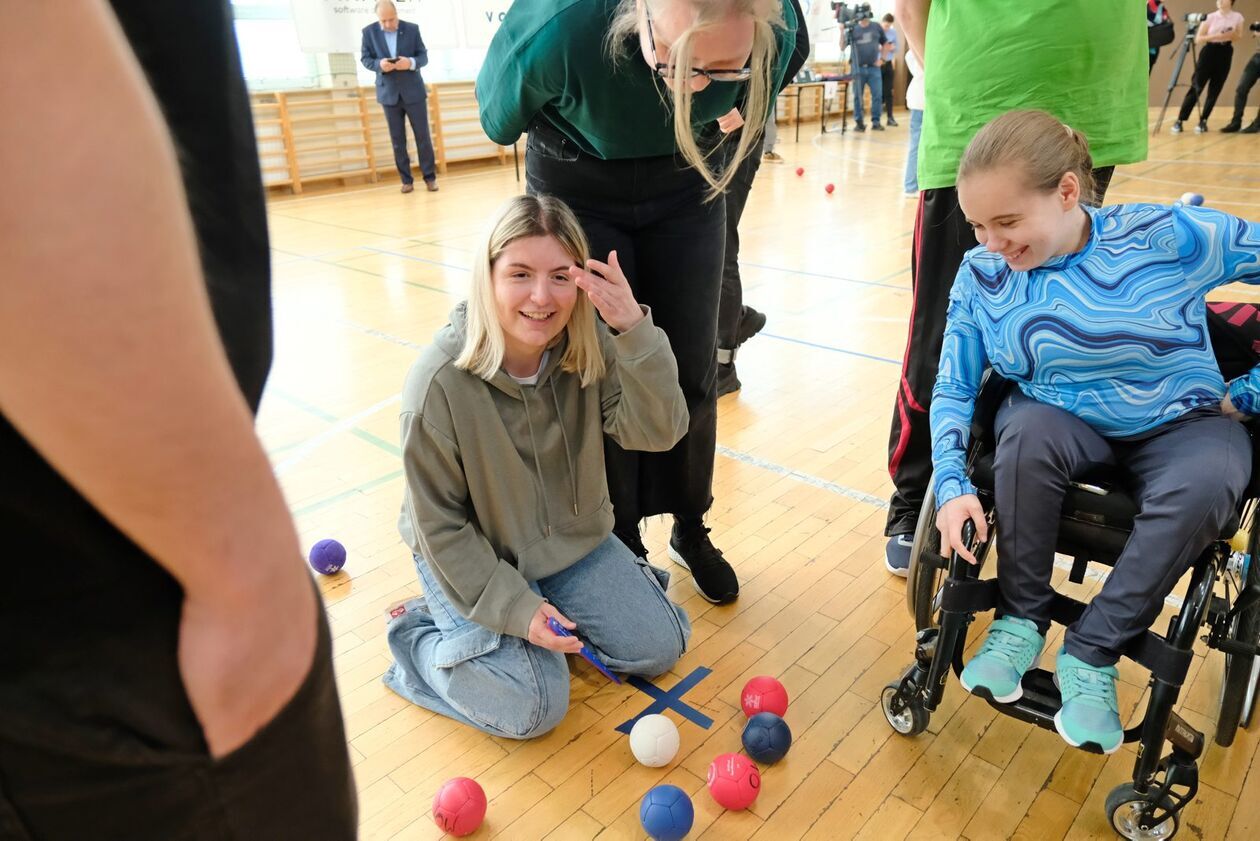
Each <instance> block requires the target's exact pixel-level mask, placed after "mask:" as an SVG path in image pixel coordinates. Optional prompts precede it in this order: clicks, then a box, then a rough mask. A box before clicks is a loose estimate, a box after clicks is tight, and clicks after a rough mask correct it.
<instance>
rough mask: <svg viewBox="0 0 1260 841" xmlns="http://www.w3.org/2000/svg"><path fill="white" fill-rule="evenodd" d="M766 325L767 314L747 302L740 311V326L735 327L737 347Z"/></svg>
mask: <svg viewBox="0 0 1260 841" xmlns="http://www.w3.org/2000/svg"><path fill="white" fill-rule="evenodd" d="M765 326H766V314H765V313H764V312H758V311H757V310H755V309H753V308H752V307H750V306H748V305H747V304H745V305H744V308H743V309H741V310H740V311H739V326H738V327H737V328H735V347H739V346H740V345H742V344H743V343H744V342H746V341H748V340H749V339H751V338H752V337H753V336H755V335H757V334H758V333H760V332H761V328H762V327H765Z"/></svg>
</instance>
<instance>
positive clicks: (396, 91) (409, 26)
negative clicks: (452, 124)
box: [360, 20, 429, 105]
mask: <svg viewBox="0 0 1260 841" xmlns="http://www.w3.org/2000/svg"><path fill="white" fill-rule="evenodd" d="M383 58H409V59H411V60H412V62H413V63H414V64H415V68H419V67H424V66H425V65H426V64H428V63H429V51H428V50H427V49H425V46H424V41H423V40H422V39H421V38H420V27H419V26H417V25H416V24H414V23H408V22H407V21H405V20H400V21H399V22H398V52H397V53H396V54H393V53H390V51H389V47H388V46H387V45H386V44H385V33H384V32H382V31H381V25H380V24H379V23H371V24H368V25H367V26H365V27H363V48H362V50H361V57H360V60H361V61H362V62H363V66H364V67H366V68H367V69H368V70H371V71H374V72H375V73H376V101H377V102H379V103H381V104H382V105H397V104H398V102H399V100H402V101H403V102H406V103H415V102H423V101H424V99H425V90H424V79H422V78H421V77H420V73H419V71H418V70H416V69H415V68H412V69H411V70H393V71H391V72H389V73H384V72H382V71H381V59H383Z"/></svg>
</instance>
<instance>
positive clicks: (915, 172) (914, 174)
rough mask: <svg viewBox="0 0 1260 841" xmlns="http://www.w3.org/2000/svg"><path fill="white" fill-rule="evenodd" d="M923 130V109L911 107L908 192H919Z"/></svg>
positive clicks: (907, 163)
mask: <svg viewBox="0 0 1260 841" xmlns="http://www.w3.org/2000/svg"><path fill="white" fill-rule="evenodd" d="M922 130H923V110H922V109H915V108H912V109H910V154H909V155H907V156H906V192H907V193H917V192H919V132H920V131H922Z"/></svg>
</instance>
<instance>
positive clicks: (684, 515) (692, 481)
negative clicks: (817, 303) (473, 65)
mask: <svg viewBox="0 0 1260 841" xmlns="http://www.w3.org/2000/svg"><path fill="white" fill-rule="evenodd" d="M803 26H804V21H803V20H802V19H801V17H800V15H799V13H798V12H797V11H796V9H795V8H794V6H793V2H792V0H531V2H528V3H515V4H513V5H512V7H511V8H510V9H509V10H508V13H507V15H506V17H505V18H504V20H503V24H502V26H500V28H499V31H498V32H497V33H495V36H494V40H493V41H492V42H491V44H490V48H489V50H488V52H487V55H486V60H485V63H484V64H483V65H482V68H481V72H480V73H479V74H478V77H477V101H478V107H479V109H480V115H481V125H482V127H483V128H484V129H485V131H486V134H487V135H489V137H490V139H492V140H493V141H494V142H496V143H500V144H504V145H510V144H512V143H514V142H516V140H517V138H518V137H520V135H521V133H522V132H524V131H527V130H528V132H529V141H528V144H527V146H526V151H527V154H526V161H525V171H526V177H527V189H528V191H529V192H530V193H531V194H536V195H537V194H549V195H554V196H556V197H557V198H560V199H562V200H563V201H564V202H565V203H566V204H568V205H569V207H571V208H572V209H573V211H574V212H575V213H576V214H577V217H578V219H579V220H580V221H581V222H582V226H583V228H584V229H585V231H586V235H587V236H588V237H589V239H590V243H591V251H592V253H593V254H594V255H595V256H597V257H599V258H600V259H604V257H605V255H607V254H608V253H609V252H610V251H613V250H616V252H617V255H618V257H619V259H620V261H621V265H622V267H623V268H624V270H625V274H626V276H627V278H628V279H629V281H630V284H631V287H632V288H633V291H634V295H635V298H636V300H638V301H640V302H641V303H643V304H645V305H647V306H649V307H650V308H651V310H652V317H653V319H654V321H655V323H656V324H657V325H658V326H660V327H661V328H662V329H663V330H664V331H665V333H666V334H667V335H668V336H669V341H670V345H671V347H672V349H673V352H674V355H675V358H676V359H677V361H678V379H679V385H680V386H681V387H682V390H683V394H684V396H685V397H686V400H687V408H688V411H689V413H690V418H691V420H690V425H689V426H688V431H687V435H686V436H685V437H684V438H683V439H682V441H680V442H679V443H678V445H677V446H675V447H673V448H672V449H671V450H669V451H668V452H664V453H640V452H630V451H627V450H625V449H622V448H621V447H619V446H617V445H616V443H614V442H613V441H611V440H608V441H606V442H605V452H606V465H607V469H608V484H609V494H610V496H611V501H612V503H613V507H614V510H615V515H616V525H615V533H616V534H617V536H618V537H619V538H620V539H621V540H622V542H623V543H625V544H626V545H627V546H628V547H630V549H631V550H632V551H634V552H635V554H636V555H639V556H641V557H642V556H645V555H646V554H647V553H646V550H645V548H644V546H643V542H642V540H641V539H640V537H639V520H640V519H641V518H643V517H645V516H650V515H652V514H673V515H674V528H673V534H672V535H671V538H670V555H671V557H672V558H673V559H674V560H675V561H677V562H678V563H680V564H683V565H684V566H686V567H687V568H688V569H689V570H690V571H691V573H692V579H693V584H694V585H695V587H696V589H697V591H698V592H699V593H700V595H702V596H703V597H704V598H706V599H708V600H709V601H711V602H714V603H725V602H729V601H731V600H733V599H735V598H736V596H737V595H738V594H739V582H738V579H737V578H736V576H735V572H734V570H733V569H731V566H730V564H728V563H727V562H726V559H725V558H724V557H723V556H722V553H721V552H720V551H718V549H717V548H716V547H714V545H713V543H712V542H711V541H710V539H709V537H708V531H709V530H708V529H707V528H706V527H705V525H704V520H703V517H704V515H705V513H706V512H707V511H708V510H709V507H710V506H711V505H712V502H713V496H712V485H713V461H714V457H715V452H716V445H717V399H716V367H717V363H716V356H715V351H716V343H717V313H718V300H719V295H720V290H721V281H722V254H723V247H724V240H725V208H724V203H723V201H722V200H721V194H722V192H723V191H724V190H725V189H726V188H727V186H728V184H730V182H731V179H732V177H733V176H734V173H735V171H736V169H737V167H738V165H739V163H740V162H741V161H742V160H743V159H744V158H745V157H746V156H747V155H748V154H749V153H750V152H751V151H752V150H754V149H756V148H757V147H758V144H759V142H760V139H761V134H762V127H763V126H764V125H765V122H766V117H767V115H768V114H769V113H770V109H771V107H773V105H774V99H775V96H776V94H777V92H778V91H779V89H780V88H781V87H782V86H783V85H785V84H786V83H787V82H788V81H789V80H790V79H791V73H794V72H795V71H792V70H791V68H790V64H791V58H792V55H793V52H794V51H793V49H792V46H793V42H794V40H795V36H796V31H797V29H798V28H803ZM741 126H743V131H739V132H736V131H735V129H737V128H740V127H741Z"/></svg>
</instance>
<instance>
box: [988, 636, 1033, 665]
mask: <svg viewBox="0 0 1260 841" xmlns="http://www.w3.org/2000/svg"><path fill="white" fill-rule="evenodd" d="M1027 649H1028V643H1027V642H1026V641H1025V640H1023V639H1021V638H1020V637H1018V636H1016V635H1015V634H1012V633H1010V632H1008V631H1002V630H994V631H991V632H990V633H989V637H988V639H986V640H985V642H984V649H983V651H982V652H981V653H982V654H990V655H997V656H999V657H1001V658H1002V659H1004V660H1006V662H1008V663H1010V664H1011V665H1012V666H1013V667H1015V668H1017V669H1020V670H1022V669H1024V668H1026V667H1027V665H1028V664H1027V663H1024V662H1023V661H1024V660H1027V659H1029V657H1028V650H1027Z"/></svg>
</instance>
